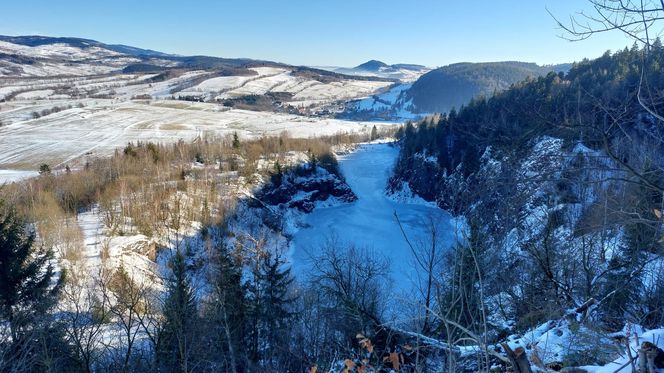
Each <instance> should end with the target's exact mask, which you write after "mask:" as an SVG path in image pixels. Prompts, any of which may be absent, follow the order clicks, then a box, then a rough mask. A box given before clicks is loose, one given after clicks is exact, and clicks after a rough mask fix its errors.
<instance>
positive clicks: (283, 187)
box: [256, 165, 357, 213]
mask: <svg viewBox="0 0 664 373" xmlns="http://www.w3.org/2000/svg"><path fill="white" fill-rule="evenodd" d="M256 197H257V198H258V199H259V200H260V201H262V202H263V203H265V204H267V205H270V206H274V207H277V208H289V209H292V208H294V209H298V210H300V211H302V212H305V213H309V212H311V211H313V209H314V208H315V207H316V205H317V204H320V203H328V204H332V203H335V202H353V201H355V200H357V196H355V193H353V191H352V190H351V189H350V187H349V186H348V184H346V182H345V181H344V180H343V179H342V178H341V176H339V175H337V174H334V173H331V172H329V171H327V170H326V169H324V168H322V167H319V166H315V168H312V167H311V166H310V165H306V166H300V167H299V168H297V169H295V170H293V171H290V172H287V173H284V174H283V175H281V176H279V175H274V176H273V177H272V181H271V183H269V184H268V185H267V186H266V187H264V188H263V189H262V190H260V191H259V192H258V193H256Z"/></svg>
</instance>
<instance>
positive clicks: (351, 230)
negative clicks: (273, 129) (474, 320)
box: [291, 144, 456, 291]
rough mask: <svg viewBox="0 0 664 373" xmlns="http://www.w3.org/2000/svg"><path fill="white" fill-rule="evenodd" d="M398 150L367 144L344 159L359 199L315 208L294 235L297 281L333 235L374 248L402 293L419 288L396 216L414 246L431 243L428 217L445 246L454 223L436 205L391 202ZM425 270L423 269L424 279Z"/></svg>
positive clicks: (346, 173)
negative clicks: (389, 187)
mask: <svg viewBox="0 0 664 373" xmlns="http://www.w3.org/2000/svg"><path fill="white" fill-rule="evenodd" d="M398 153H399V150H398V148H396V147H392V146H390V145H389V144H371V145H363V146H362V147H361V148H360V149H358V150H357V151H356V152H353V153H351V154H349V155H347V156H343V157H340V159H339V163H340V166H341V170H342V172H343V174H344V176H345V177H346V180H347V182H348V184H349V185H350V187H351V188H352V189H353V191H354V192H355V194H356V195H357V197H358V200H357V201H356V202H354V203H350V204H342V205H338V206H332V207H327V208H316V209H315V210H314V211H313V212H312V213H311V214H309V215H306V216H305V218H304V220H305V223H306V225H307V227H306V228H302V229H300V230H299V231H297V233H296V234H295V237H294V239H293V246H292V253H291V259H292V262H293V268H294V273H295V274H296V277H299V278H303V276H306V273H308V269H309V268H310V266H311V258H312V256H316V255H317V254H318V253H319V252H320V247H321V245H323V244H324V243H325V242H326V241H327V240H329V239H330V237H333V236H336V238H337V239H338V240H339V241H341V242H343V243H350V242H352V243H353V244H354V245H355V246H356V247H360V248H368V249H372V250H373V251H374V252H375V253H376V254H377V255H383V256H385V257H386V258H387V259H388V260H389V261H390V272H391V277H392V280H393V281H394V286H395V288H397V289H400V290H405V291H411V290H413V289H414V287H416V283H417V277H415V274H416V273H417V272H416V265H415V261H414V257H413V254H412V251H411V249H410V248H409V247H408V245H407V244H406V240H405V239H404V236H403V234H402V233H401V230H400V229H399V225H398V224H397V221H396V219H395V217H394V213H395V212H396V213H397V215H398V216H399V220H400V221H401V223H402V224H403V226H404V229H405V231H406V233H407V235H408V238H409V240H410V241H411V243H413V244H415V245H418V244H419V243H425V244H429V242H430V238H429V237H430V233H429V230H428V228H427V227H428V225H429V223H428V222H429V221H430V220H429V219H433V221H434V222H435V223H436V226H437V229H438V231H439V235H438V236H439V238H438V239H439V242H440V247H441V248H447V247H449V246H450V244H451V243H452V242H453V241H454V240H455V239H456V232H455V231H456V227H455V226H454V219H452V217H451V216H450V214H448V213H447V212H445V211H444V210H441V209H439V208H436V207H432V206H427V205H425V204H424V203H419V204H418V203H403V202H396V201H393V200H391V199H389V198H388V197H387V196H386V195H385V186H386V183H387V179H388V177H389V176H390V173H391V171H392V168H393V166H394V163H395V161H396V157H397V155H398ZM421 272H422V271H420V275H421V274H422V273H421Z"/></svg>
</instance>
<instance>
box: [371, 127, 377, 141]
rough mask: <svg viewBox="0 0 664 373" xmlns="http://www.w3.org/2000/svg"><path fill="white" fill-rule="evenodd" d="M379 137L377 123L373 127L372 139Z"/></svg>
mask: <svg viewBox="0 0 664 373" xmlns="http://www.w3.org/2000/svg"><path fill="white" fill-rule="evenodd" d="M377 138H378V129H377V128H376V125H375V124H374V126H373V128H372V129H371V141H374V140H376V139H377Z"/></svg>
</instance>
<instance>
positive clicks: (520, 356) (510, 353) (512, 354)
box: [501, 343, 533, 373]
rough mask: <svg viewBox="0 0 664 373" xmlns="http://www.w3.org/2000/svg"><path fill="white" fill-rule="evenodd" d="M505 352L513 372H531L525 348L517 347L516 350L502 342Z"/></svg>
mask: <svg viewBox="0 0 664 373" xmlns="http://www.w3.org/2000/svg"><path fill="white" fill-rule="evenodd" d="M501 346H503V349H504V350H505V354H506V355H507V358H508V359H509V361H510V364H512V368H513V369H514V373H532V372H533V370H532V369H531V367H530V362H529V361H528V356H527V354H526V350H525V349H524V348H523V347H518V348H517V349H516V350H512V348H511V347H510V346H509V345H508V344H507V343H502V344H501Z"/></svg>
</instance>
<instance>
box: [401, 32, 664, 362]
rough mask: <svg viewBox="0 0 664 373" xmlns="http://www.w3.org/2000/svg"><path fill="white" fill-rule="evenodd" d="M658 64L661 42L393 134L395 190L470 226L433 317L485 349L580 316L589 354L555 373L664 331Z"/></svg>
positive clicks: (663, 162) (663, 55)
mask: <svg viewBox="0 0 664 373" xmlns="http://www.w3.org/2000/svg"><path fill="white" fill-rule="evenodd" d="M663 63H664V48H663V47H662V44H661V42H660V41H659V40H656V41H654V42H653V43H652V45H650V46H648V47H645V48H638V47H636V46H634V47H632V48H631V49H627V48H626V49H624V50H621V51H617V52H615V53H610V52H606V53H605V54H604V55H603V56H601V57H600V58H598V59H595V60H584V61H581V62H579V63H575V64H574V66H573V67H572V68H571V69H570V71H569V72H568V73H554V72H552V73H549V74H548V75H546V76H543V77H539V78H528V79H526V80H525V81H523V82H520V83H517V84H515V85H513V86H512V87H511V88H510V89H508V90H506V91H504V92H502V93H498V94H496V95H494V96H493V97H491V98H488V99H487V98H484V97H477V98H475V99H473V100H472V101H471V102H470V103H469V104H468V105H465V106H463V107H461V108H460V109H459V110H458V111H457V110H451V111H450V112H449V113H447V114H446V115H440V116H435V117H431V118H428V119H427V120H425V121H423V122H421V123H418V124H417V125H412V124H408V125H407V126H406V127H405V128H404V129H403V130H402V131H400V133H399V134H398V135H399V136H401V137H402V139H401V142H402V150H401V154H400V158H399V161H398V164H397V166H396V171H395V176H394V177H393V178H392V180H391V188H392V189H393V190H400V189H402V188H404V186H405V185H407V186H408V187H409V188H410V190H412V191H414V192H415V193H418V194H419V195H421V196H424V197H425V198H427V199H428V200H431V201H436V202H437V203H438V205H439V206H441V207H443V208H445V209H448V210H450V211H454V212H455V213H456V214H459V215H462V216H465V217H466V219H467V221H468V223H469V224H468V225H469V228H468V232H466V233H465V237H466V238H467V242H466V244H465V245H461V246H458V247H456V248H455V249H454V252H453V253H452V254H451V257H450V258H448V260H449V262H448V265H450V266H451V268H456V269H455V270H454V272H453V273H452V274H446V275H443V277H444V278H445V279H446V281H443V282H442V283H441V288H440V290H439V291H441V292H442V293H443V294H450V296H447V297H445V296H444V297H441V298H440V301H441V303H440V304H438V307H439V308H440V312H445V314H446V315H448V318H449V319H450V320H451V321H454V322H456V323H459V324H461V325H463V326H465V327H466V328H468V329H470V330H472V331H474V332H475V333H477V334H478V335H481V334H483V333H488V334H489V335H491V337H488V338H489V339H490V340H491V339H494V340H495V339H500V338H502V337H501V336H504V335H506V333H507V334H509V333H512V332H513V331H515V330H525V329H528V328H529V327H531V326H532V325H539V324H541V323H546V322H547V320H556V319H561V318H562V319H568V318H569V316H570V314H571V315H574V314H575V310H576V311H580V312H581V313H583V316H582V317H576V318H575V319H574V317H573V319H574V321H573V323H571V324H570V325H573V326H572V329H573V330H575V332H572V335H576V336H577V337H578V338H577V339H575V340H574V342H573V343H579V344H581V343H584V342H582V340H583V338H590V339H592V340H593V342H592V345H593V346H595V347H593V348H579V349H578V351H577V353H575V354H572V355H568V356H567V358H566V360H567V361H566V362H565V365H568V364H579V363H585V364H588V363H590V362H593V361H597V360H601V359H602V357H601V356H600V355H601V353H603V352H604V351H606V349H607V348H608V347H607V346H606V345H604V344H605V343H606V342H605V340H603V339H602V337H601V336H603V335H604V336H606V335H607V333H609V331H617V330H621V329H623V330H626V329H624V328H627V329H629V328H628V327H625V325H626V324H627V325H630V324H632V325H641V326H643V327H646V328H656V327H660V326H661V325H662V324H663V323H664V312H663V310H664V303H662V299H664V281H663V280H664V268H663V267H662V255H663V254H664V246H663V245H662V242H663V240H662V237H663V236H664V230H663V229H662V220H661V218H662V212H661V210H662V204H663V203H664V201H663V199H662V196H663V192H664V153H663V150H664V147H663V146H662V141H663V140H664V131H663V130H662V127H661V117H660V116H658V114H657V113H661V112H662V110H663V109H664V107H663V106H662V92H663V89H664V80H662V79H663V77H664V74H663V71H662V66H663V65H662V64H663ZM432 181H433V182H432ZM469 261H470V262H469ZM589 304H590V305H592V307H590V308H591V311H590V312H586V311H587V310H588V305H589ZM579 330H581V332H579ZM582 335H583V336H585V337H581V336H582ZM585 343H588V342H587V341H586V342H585Z"/></svg>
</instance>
